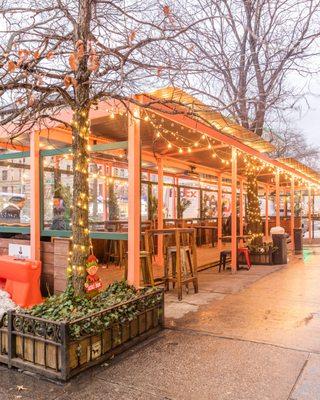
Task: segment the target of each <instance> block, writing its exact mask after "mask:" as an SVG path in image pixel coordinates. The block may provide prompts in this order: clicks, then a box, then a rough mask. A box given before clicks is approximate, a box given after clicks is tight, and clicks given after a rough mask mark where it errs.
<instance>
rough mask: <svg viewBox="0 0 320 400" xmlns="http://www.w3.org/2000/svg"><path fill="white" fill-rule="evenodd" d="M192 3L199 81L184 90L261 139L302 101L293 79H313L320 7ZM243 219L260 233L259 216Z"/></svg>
mask: <svg viewBox="0 0 320 400" xmlns="http://www.w3.org/2000/svg"><path fill="white" fill-rule="evenodd" d="M196 3H197V7H198V10H199V12H201V13H202V15H203V16H205V17H206V18H207V19H206V21H205V22H204V23H203V24H202V25H201V27H200V29H197V30H191V31H189V32H188V38H189V46H192V51H191V52H190V55H189V57H190V58H192V57H193V61H194V70H195V71H196V73H192V74H189V75H188V79H187V80H186V79H185V77H182V79H183V83H184V85H185V86H188V87H189V88H190V89H191V90H193V92H194V93H199V94H201V95H202V96H203V98H204V99H206V101H207V102H208V103H211V104H212V105H213V106H215V107H217V108H219V109H220V110H224V112H225V113H226V114H227V115H228V116H229V117H231V118H232V119H233V120H234V121H236V122H237V123H238V124H240V125H242V126H243V127H245V128H247V129H249V130H251V131H253V132H255V133H256V134H257V135H259V136H262V135H263V132H264V129H265V128H266V127H269V126H272V125H274V123H275V122H276V121H277V120H279V118H280V117H281V118H283V113H284V112H285V111H286V110H287V109H288V108H292V106H293V104H294V103H295V102H296V101H297V98H298V97H300V96H301V95H302V93H301V87H300V88H299V89H298V88H295V87H294V84H292V82H289V79H288V77H289V76H290V74H294V76H297V77H299V76H302V75H305V74H310V73H313V72H316V71H315V70H314V68H313V67H312V63H311V59H312V57H313V56H314V55H315V54H317V53H318V49H317V47H316V43H315V42H316V40H317V39H318V38H319V33H320V28H319V26H320V24H319V16H320V1H319V0H308V1H302V0H281V1H270V0H220V1H216V0H196ZM249 162H250V161H249ZM253 178H254V176H253V174H249V175H248V185H249V188H250V190H249V193H248V203H249V207H248V209H254V208H256V203H257V201H256V200H257V199H256V198H257V190H256V187H257V186H256V185H255V184H254V182H251V180H252V179H253ZM251 216H252V220H251ZM247 217H248V226H249V230H251V231H253V232H255V231H256V230H257V229H258V230H259V229H261V228H259V227H261V226H262V224H261V223H260V222H261V221H258V223H257V219H258V217H257V215H256V213H253V214H249V215H248V216H247ZM253 220H255V221H253ZM261 232H262V231H261ZM261 232H260V236H261Z"/></svg>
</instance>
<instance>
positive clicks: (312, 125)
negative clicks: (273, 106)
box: [292, 76, 320, 146]
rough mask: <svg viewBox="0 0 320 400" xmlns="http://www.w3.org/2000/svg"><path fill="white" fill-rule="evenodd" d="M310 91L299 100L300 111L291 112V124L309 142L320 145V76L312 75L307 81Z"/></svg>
mask: <svg viewBox="0 0 320 400" xmlns="http://www.w3.org/2000/svg"><path fill="white" fill-rule="evenodd" d="M307 90H308V92H309V93H310V94H309V95H308V96H307V98H306V100H307V102H308V104H306V102H305V101H303V102H301V112H296V113H293V114H292V118H293V119H294V121H293V126H297V127H298V128H299V129H301V131H303V132H304V133H305V135H306V136H307V138H308V139H309V141H310V142H312V143H314V144H317V145H319V146H320V76H319V77H316V76H312V78H310V79H309V80H308V82H307Z"/></svg>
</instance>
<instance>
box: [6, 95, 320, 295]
mask: <svg viewBox="0 0 320 400" xmlns="http://www.w3.org/2000/svg"><path fill="white" fill-rule="evenodd" d="M177 98H179V101H180V103H183V102H185V103H186V104H190V102H192V103H193V105H194V107H195V108H197V111H196V112H195V113H194V116H188V115H187V113H188V110H189V106H188V105H186V106H185V107H183V106H181V105H179V106H176V105H175V100H176V99H177ZM139 99H140V101H145V102H147V101H149V100H150V99H157V100H159V103H155V106H154V107H152V109H148V108H146V109H142V108H139V107H136V108H135V109H134V110H133V111H132V112H129V113H128V112H127V110H126V109H125V108H124V107H123V105H122V104H120V103H119V102H117V101H116V100H112V101H110V102H109V103H108V104H106V103H103V104H99V105H98V106H97V108H96V109H95V110H92V113H91V116H90V118H91V134H90V147H89V176H88V180H89V187H90V194H89V222H90V237H91V246H92V252H93V254H95V256H96V257H97V258H98V260H99V265H100V267H101V268H100V272H99V274H100V276H101V279H102V281H103V285H104V286H105V285H107V284H109V283H112V282H113V281H115V280H122V279H127V280H128V282H130V283H134V284H137V285H153V284H156V285H164V287H165V288H167V289H168V288H169V287H170V290H171V289H172V288H174V289H175V290H177V291H178V297H179V298H181V287H182V286H183V285H185V286H188V287H189V286H190V287H191V286H194V290H195V291H196V290H197V285H198V284H197V278H196V276H197V272H198V271H201V270H202V269H206V268H210V267H212V268H213V267H216V268H218V269H219V271H220V270H221V269H222V268H223V269H224V268H225V267H226V264H228V263H230V267H231V271H232V273H235V272H236V270H237V268H239V265H243V266H244V267H245V268H248V269H249V268H251V266H252V264H255V262H258V263H259V259H261V260H262V261H261V263H262V264H263V262H266V261H263V260H267V261H268V262H266V264H271V263H272V257H271V258H270V257H269V258H267V257H265V258H263V257H262V256H261V255H260V258H259V257H258V256H259V254H258V255H256V256H254V254H251V253H252V249H251V250H250V249H249V248H248V247H247V245H248V244H250V240H251V239H252V237H251V235H250V234H248V232H247V226H246V220H247V213H248V212H252V210H249V209H248V190H250V188H249V187H248V183H247V175H246V174H247V172H246V168H247V164H248V162H249V160H250V163H252V165H253V168H254V170H255V171H256V174H255V175H256V176H255V179H256V184H257V186H258V196H259V198H258V201H259V208H260V212H261V215H262V225H263V227H262V229H263V232H262V236H263V242H264V243H265V244H266V246H267V245H268V243H269V245H268V246H269V247H270V246H271V245H270V243H271V237H270V229H271V228H272V227H274V226H281V227H283V228H284V231H285V232H286V233H287V234H288V235H289V236H290V239H291V245H292V246H293V248H294V235H293V232H294V229H295V228H302V225H306V226H309V227H311V226H312V216H313V215H314V214H315V213H316V212H318V211H317V210H316V206H315V204H316V203H317V202H315V198H318V197H317V196H319V194H318V181H317V179H318V175H317V174H316V172H315V171H313V170H311V169H310V168H307V167H305V166H303V165H302V164H301V163H298V162H296V161H295V160H276V159H272V158H270V157H269V156H268V155H267V153H268V152H270V151H272V148H273V147H272V144H271V143H269V142H267V141H265V140H263V139H262V138H260V137H258V136H256V135H255V134H254V133H253V132H250V131H246V130H245V129H244V128H243V127H240V126H238V125H236V124H234V123H233V122H232V121H229V120H227V119H226V118H222V116H221V114H219V113H217V112H214V111H213V110H210V109H209V110H208V109H206V108H205V106H204V105H203V104H202V103H200V102H199V101H198V100H197V99H195V98H192V97H191V96H189V95H187V94H186V93H184V92H183V91H181V90H178V89H173V88H166V89H163V90H158V91H156V92H153V93H151V94H145V95H143V96H140V97H139ZM162 99H165V100H166V103H165V105H162V104H161V100H162ZM170 101H171V102H172V103H170ZM106 109H107V110H108V111H105V110H106ZM170 109H172V110H176V111H179V112H177V113H176V114H170V113H169V111H170ZM201 113H206V115H207V118H209V119H211V124H212V125H215V126H216V127H217V128H216V129H214V128H212V127H210V126H208V125H206V124H205V123H203V122H201V121H200V119H199V116H201ZM210 113H211V114H210ZM208 114H209V116H208ZM68 117H69V114H68V113H65V114H63V115H62V116H61V118H62V119H63V118H65V119H67V118H68ZM70 143H71V132H70V131H68V129H66V128H65V127H62V126H61V125H59V124H57V125H52V126H51V127H50V129H49V130H46V131H45V132H44V131H41V130H40V131H34V132H33V133H32V135H31V138H30V144H29V140H28V138H25V141H24V142H23V143H22V144H21V140H20V142H19V144H18V143H14V142H13V143H11V144H10V145H9V144H8V143H6V142H3V143H2V146H3V149H4V151H3V153H2V154H0V175H1V177H2V180H1V181H0V203H1V207H2V209H3V210H6V209H8V207H9V208H10V207H11V208H12V207H15V210H17V211H16V212H15V213H14V218H13V217H12V216H11V214H10V212H1V215H2V217H1V221H0V234H1V239H0V240H1V242H2V245H1V247H2V254H8V253H10V251H9V244H10V243H11V242H12V241H14V242H15V243H18V244H19V243H21V245H23V246H28V245H29V246H30V249H29V250H30V254H31V258H32V259H35V260H39V261H41V263H42V275H41V280H42V285H41V287H42V291H43V295H45V294H46V293H48V292H49V293H53V292H62V291H63V290H64V289H65V287H66V282H67V278H66V273H65V271H66V270H67V268H68V254H69V251H70V249H69V243H70V240H69V238H70V236H71V228H70V224H71V215H72V185H73V181H72V174H73V173H72V160H73V154H72V150H71V147H69V144H70ZM37 154H38V155H39V158H40V163H39V164H38V163H37V162H35V160H36V159H37ZM9 185H10V187H9ZM14 202H15V203H14ZM292 205H294V212H291V210H292ZM9 211H10V210H9ZM233 215H236V216H237V217H236V218H232V216H233ZM179 233H181V236H179V235H178V234H179ZM177 235H178V236H179V237H178V236H177ZM312 237H313V231H312V229H309V230H308V236H307V239H308V240H312ZM19 240H21V242H19ZM269 247H268V250H266V251H265V248H263V250H261V249H257V251H256V252H263V253H264V251H265V252H266V253H267V252H269V250H270V248H269ZM179 248H180V250H179ZM40 249H41V250H40ZM10 254H11V255H17V254H14V253H12V252H11V253H10ZM271 256H272V255H271ZM251 257H253V259H251ZM169 283H172V285H169Z"/></svg>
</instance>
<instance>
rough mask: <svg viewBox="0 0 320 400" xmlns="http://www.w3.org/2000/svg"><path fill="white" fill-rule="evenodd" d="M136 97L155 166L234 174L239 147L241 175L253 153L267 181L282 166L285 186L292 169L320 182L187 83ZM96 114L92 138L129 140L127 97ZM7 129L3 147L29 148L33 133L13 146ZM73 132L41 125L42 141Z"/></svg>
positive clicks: (57, 141)
mask: <svg viewBox="0 0 320 400" xmlns="http://www.w3.org/2000/svg"><path fill="white" fill-rule="evenodd" d="M136 99H137V100H138V101H139V102H140V103H143V104H145V105H146V108H141V139H142V151H143V160H144V161H145V162H149V163H150V162H151V164H150V169H155V170H156V169H157V165H156V162H155V158H156V157H159V156H160V157H163V158H164V160H165V165H166V167H165V168H166V169H167V170H168V172H169V171H170V172H171V173H173V174H174V173H175V174H179V175H181V174H183V173H184V171H187V170H189V169H190V171H191V172H196V173H203V174H215V173H218V174H219V173H222V174H224V175H225V176H226V177H228V176H230V175H231V152H232V147H235V148H237V149H238V150H239V153H238V154H239V157H238V158H239V160H238V175H239V178H241V176H242V177H244V168H245V163H246V155H248V156H251V157H253V159H254V160H256V163H257V165H261V166H262V168H260V173H259V176H258V180H259V181H260V182H261V183H262V184H269V185H271V186H274V184H275V181H274V174H275V170H276V169H279V170H280V171H281V176H280V183H281V185H283V186H285V185H287V184H289V183H290V175H295V176H296V177H297V178H298V179H303V180H305V181H308V182H309V183H312V184H314V185H317V186H318V185H319V184H320V174H317V173H316V172H315V171H313V170H312V169H311V168H308V167H306V166H304V165H303V164H301V163H299V162H298V161H296V160H294V159H286V160H275V159H272V158H270V157H269V156H268V154H265V153H266V152H269V151H273V150H274V147H273V145H272V144H271V143H269V142H267V141H265V140H264V139H262V138H260V137H259V136H258V135H256V134H255V133H253V132H251V131H248V130H246V129H245V128H243V127H241V126H239V125H237V124H236V123H235V122H233V121H232V120H231V119H229V118H226V117H224V116H223V115H222V114H221V113H220V112H217V111H214V110H213V109H212V108H210V107H208V106H206V105H205V104H204V103H202V102H201V101H199V100H197V99H196V98H195V97H193V96H191V95H189V94H187V93H186V92H184V91H183V90H181V89H177V88H173V87H167V88H163V89H158V90H156V91H152V92H150V93H147V94H141V95H137V96H136ZM90 117H91V136H90V137H91V140H90V144H96V143H103V142H110V141H111V142H114V141H115V142H116V141H125V140H127V138H128V135H127V132H128V117H127V115H126V108H125V107H124V105H123V104H122V103H121V102H119V101H117V100H113V99H111V100H110V101H108V102H105V101H103V102H102V101H101V102H100V103H99V104H98V105H97V106H96V107H94V108H93V109H92V110H91V111H90ZM70 118H71V111H70V110H68V109H66V110H64V111H62V112H61V115H59V119H60V120H64V121H70ZM159 131H161V132H160V134H159ZM1 134H2V135H0V140H1V139H2V140H1V142H2V146H1V143H0V146H1V147H3V148H7V149H10V148H11V149H12V148H14V147H15V146H16V149H15V150H27V149H28V147H29V135H24V137H19V138H17V139H16V140H15V141H14V142H13V143H9V145H10V146H8V142H6V140H5V132H4V131H2V132H1ZM71 137H72V135H71V131H70V129H68V128H66V126H63V125H62V124H60V125H59V124H58V123H53V125H51V126H50V128H45V129H42V130H41V132H40V146H41V147H42V148H54V147H63V146H65V145H66V144H67V145H68V144H70V143H71ZM7 140H8V139H7ZM241 155H242V156H241ZM155 156H156V157H155Z"/></svg>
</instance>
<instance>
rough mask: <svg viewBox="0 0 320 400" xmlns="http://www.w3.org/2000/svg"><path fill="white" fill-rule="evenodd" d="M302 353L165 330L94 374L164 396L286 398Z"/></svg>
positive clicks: (229, 399) (250, 399)
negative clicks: (149, 343) (148, 343)
mask: <svg viewBox="0 0 320 400" xmlns="http://www.w3.org/2000/svg"><path fill="white" fill-rule="evenodd" d="M307 357H308V354H307V353H304V352H300V351H295V350H287V349H282V348H278V347H275V346H270V345H262V344H256V343H249V342H243V341H235V340H227V339H220V338H215V337H212V336H210V335H203V334H202V335H199V334H195V333H186V332H176V331H167V332H165V333H161V334H159V338H158V340H157V341H154V342H153V345H152V346H146V347H141V348H140V349H139V350H138V351H136V352H133V353H132V354H131V355H130V356H128V355H127V356H126V357H125V358H123V359H122V360H120V361H118V362H116V363H114V364H113V365H111V366H110V367H109V368H106V369H104V370H103V371H102V372H100V373H99V374H98V377H99V379H102V380H105V381H106V382H109V383H114V384H117V385H119V386H121V387H123V388H126V387H134V388H136V389H138V390H140V391H141V392H142V393H149V392H150V393H156V394H157V393H158V394H161V396H163V397H161V398H163V399H165V398H166V399H176V400H180V399H181V400H182V399H183V400H186V399H188V400H193V399H194V400H199V399H201V400H209V399H210V400H235V399H237V400H287V399H288V396H289V393H290V391H291V389H292V387H293V385H294V383H295V381H296V380H297V377H298V375H299V372H300V371H301V369H302V367H303V365H304V363H305V361H306V359H307ZM71 398H72V399H73V397H71ZM74 398H76V397H74ZM81 398H82V397H81ZM129 398H130V397H129Z"/></svg>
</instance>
